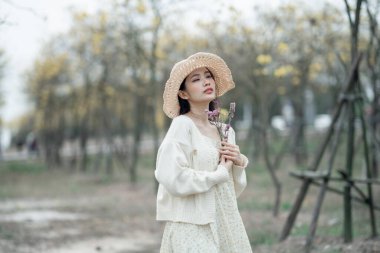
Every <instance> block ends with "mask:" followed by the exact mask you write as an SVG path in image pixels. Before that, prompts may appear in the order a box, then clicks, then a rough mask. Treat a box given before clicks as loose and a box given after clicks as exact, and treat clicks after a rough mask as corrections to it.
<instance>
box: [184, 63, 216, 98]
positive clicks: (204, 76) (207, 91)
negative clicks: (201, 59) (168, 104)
mask: <svg viewBox="0 0 380 253" xmlns="http://www.w3.org/2000/svg"><path fill="white" fill-rule="evenodd" d="M185 87H186V89H185V90H184V91H181V92H183V94H182V95H184V97H183V96H181V94H180V96H181V97H182V98H185V99H188V100H189V101H191V102H210V101H212V100H214V99H215V97H216V91H215V80H214V78H213V77H212V74H211V72H210V71H209V70H208V69H207V68H205V67H202V68H199V69H196V70H194V71H193V72H191V73H190V74H189V75H188V76H187V77H186V79H185Z"/></svg>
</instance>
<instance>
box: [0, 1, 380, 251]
mask: <svg viewBox="0 0 380 253" xmlns="http://www.w3.org/2000/svg"><path fill="white" fill-rule="evenodd" d="M379 12H380V1H379V0H366V1H364V0H363V1H362V0H321V1H306V0H303V1H302V0H296V1H290V0H289V1H287V0H282V1H281V0H272V1H258V0H257V1H245V0H241V1H232V0H215V1H210V0H207V1H200V0H194V1H188V0H183V1H169V0H125V1H122V0H112V1H111V0H109V1H101V0H97V1H95V0H92V1H90V0H80V1H79V0H76V1H75V0H62V1H58V2H57V1H47V0H31V1H21V0H0V87H1V93H0V96H1V113H0V119H1V130H0V131H1V132H0V134H1V135H0V136H1V150H0V159H1V161H0V252H16V253H17V252H81V253H86V252H98V251H102V252H120V253H121V252H158V249H159V244H160V239H161V236H162V229H163V224H160V223H158V222H156V221H155V190H156V187H157V182H156V181H155V179H154V176H153V171H154V169H155V166H154V164H155V154H156V153H157V150H158V147H159V145H160V141H161V140H162V138H163V137H164V135H165V132H166V130H167V128H168V126H169V125H170V119H168V118H167V117H166V116H165V115H164V113H163V111H162V102H163V101H162V93H163V88H164V84H165V82H166V80H167V78H168V76H169V73H170V70H171V68H172V66H173V64H174V63H176V62H177V61H179V60H181V59H184V58H186V57H188V56H189V55H191V54H193V53H195V52H198V51H206V52H212V53H216V54H218V55H220V56H221V57H222V58H223V59H224V60H225V61H226V62H227V64H228V66H229V67H230V68H231V70H232V75H233V78H234V80H235V83H236V88H235V89H234V90H233V91H231V92H229V93H228V94H226V95H225V96H223V97H222V98H221V103H222V106H223V107H226V108H228V104H229V103H230V102H236V103H237V109H236V111H237V112H236V115H235V118H234V121H233V126H234V128H235V130H236V131H237V133H238V144H239V145H240V147H241V150H242V152H243V153H245V154H247V155H248V157H249V158H250V161H251V163H250V166H249V168H247V170H248V173H247V174H248V182H249V183H248V184H249V185H248V187H247V189H246V191H245V192H244V193H243V195H242V196H241V197H240V198H239V201H238V203H239V208H240V210H241V214H242V217H243V220H244V224H245V225H246V229H247V233H248V236H249V238H250V240H251V244H252V247H253V248H254V251H256V252H298V251H300V250H301V248H302V246H303V240H304V238H305V236H306V235H307V232H308V228H309V223H310V216H311V212H312V210H313V208H314V205H315V202H314V198H315V196H316V194H317V192H318V191H317V188H315V189H314V190H312V191H311V193H310V196H308V197H307V199H306V200H305V203H304V207H303V211H302V212H301V213H300V215H299V216H300V217H299V220H298V222H297V223H296V225H295V228H294V229H293V232H292V234H291V236H290V239H287V240H286V241H284V242H279V241H278V237H279V234H280V232H281V229H282V226H283V225H284V222H285V220H286V217H287V214H288V213H289V211H290V209H291V207H292V205H293V201H294V199H295V197H296V194H297V192H298V188H299V186H300V181H298V180H296V179H294V178H292V177H290V176H289V172H290V171H293V170H304V169H306V168H308V166H309V165H310V164H311V163H312V162H313V161H314V160H315V157H316V154H317V151H318V149H319V147H320V145H321V143H322V141H323V140H324V139H325V138H326V133H327V130H328V129H329V127H330V125H331V122H332V114H333V112H334V111H335V109H336V107H337V104H338V103H339V101H340V100H339V99H340V96H341V92H342V90H343V89H344V87H345V85H346V83H347V80H348V75H349V73H350V68H351V63H352V62H353V60H354V59H355V57H356V56H357V55H358V53H359V52H362V53H363V58H362V61H361V63H360V67H359V73H360V83H359V86H360V92H361V93H360V94H361V95H362V96H363V98H364V100H363V101H364V106H363V107H357V109H356V110H357V112H358V115H359V113H363V115H364V117H365V120H366V123H367V125H366V127H367V135H368V146H369V150H370V169H371V173H372V175H373V176H374V177H375V178H376V177H378V175H379V170H380V167H379V162H380V157H379V156H380V145H379V144H380V141H379V140H380V127H379V125H380V63H379V61H380V28H379V26H378V23H379V21H380V15H379ZM356 121H359V119H358V118H357V119H356ZM355 126H356V129H358V130H357V136H356V137H355V147H356V148H355V153H354V156H355V160H354V176H356V177H358V178H365V177H366V166H365V156H364V152H365V148H364V147H363V144H364V142H363V138H362V134H363V132H362V130H361V128H360V124H359V123H358V124H355ZM343 131H345V132H347V129H345V128H344V130H343ZM344 136H345V137H343V139H342V140H341V142H342V148H341V149H339V151H338V152H337V153H336V156H337V158H338V159H336V167H337V168H342V167H344V166H345V162H346V156H347V155H346V152H347V151H346V142H345V141H346V140H347V138H348V136H347V134H344ZM326 163H327V161H326ZM326 163H325V164H326ZM322 164H323V163H322ZM335 184H336V186H337V187H342V183H339V182H335ZM364 186H365V185H363V187H364ZM376 187H377V188H376ZM378 188H379V187H378V186H376V185H374V199H375V200H376V202H377V203H378V202H379V199H380V191H379V189H378ZM341 206H342V198H341V196H339V195H334V194H328V195H327V196H326V199H325V202H324V204H323V208H322V211H321V218H320V222H319V227H318V230H317V238H318V239H317V240H318V246H316V247H315V248H314V251H315V252H367V251H365V250H368V249H370V248H368V247H371V249H372V248H375V247H377V246H379V243H378V240H371V241H367V240H368V238H369V237H370V225H369V217H367V215H368V213H367V212H366V215H359V213H362V212H363V210H367V209H366V207H365V206H364V205H361V204H354V207H353V212H354V215H353V217H354V242H353V243H352V244H344V243H343V241H342V239H341V234H342V223H343V211H342V208H341ZM355 215H356V216H355ZM376 217H377V220H379V219H380V215H379V212H377V213H376ZM378 223H379V222H378ZM377 227H378V230H380V225H379V224H377ZM368 245H370V246H368ZM377 249H379V250H380V246H379V248H377ZM368 252H371V251H368ZM373 252H375V251H373Z"/></svg>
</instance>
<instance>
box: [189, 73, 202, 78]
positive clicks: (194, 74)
mask: <svg viewBox="0 0 380 253" xmlns="http://www.w3.org/2000/svg"><path fill="white" fill-rule="evenodd" d="M194 76H200V74H193V75H192V76H191V77H190V78H193V77H194Z"/></svg>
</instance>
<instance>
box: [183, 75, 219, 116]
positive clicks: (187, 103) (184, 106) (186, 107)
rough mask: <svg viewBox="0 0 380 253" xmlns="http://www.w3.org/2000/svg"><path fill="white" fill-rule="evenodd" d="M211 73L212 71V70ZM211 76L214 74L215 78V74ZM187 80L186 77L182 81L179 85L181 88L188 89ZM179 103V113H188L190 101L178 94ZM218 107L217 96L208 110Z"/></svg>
mask: <svg viewBox="0 0 380 253" xmlns="http://www.w3.org/2000/svg"><path fill="white" fill-rule="evenodd" d="M210 73H211V71H210ZM211 76H212V78H214V76H213V75H212V73H211ZM185 81H186V78H185V79H184V80H183V81H182V83H181V86H180V87H179V90H186V84H185ZM178 103H179V107H180V108H179V114H180V115H182V114H185V113H188V112H189V111H190V103H189V101H187V100H186V99H182V98H181V97H180V96H178ZM216 107H217V102H216V98H215V99H214V100H212V101H211V102H210V104H209V105H208V110H209V111H213V110H215V109H216Z"/></svg>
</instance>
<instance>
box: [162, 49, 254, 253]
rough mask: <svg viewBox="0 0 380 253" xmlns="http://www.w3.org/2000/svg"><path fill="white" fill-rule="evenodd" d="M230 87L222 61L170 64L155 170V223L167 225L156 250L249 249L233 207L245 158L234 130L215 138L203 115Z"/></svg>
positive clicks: (226, 252) (205, 58) (200, 57)
mask: <svg viewBox="0 0 380 253" xmlns="http://www.w3.org/2000/svg"><path fill="white" fill-rule="evenodd" d="M234 87H235V84H234V82H233V79H232V75H231V71H230V69H229V68H228V66H227V65H226V63H225V62H224V61H223V59H221V58H220V57H219V56H217V55H215V54H210V53H202V52H201V53H196V54H194V55H192V56H190V57H188V58H187V59H185V60H183V61H180V62H178V63H176V64H175V65H174V67H173V69H172V71H171V73H170V77H169V80H168V81H167V82H166V85H165V91H164V96H163V98H164V106H163V109H164V112H165V114H166V115H167V116H168V117H170V118H173V121H172V123H171V125H170V128H169V130H168V132H167V134H166V136H165V138H164V140H163V142H162V144H161V146H160V149H159V151H158V154H157V167H156V170H155V176H156V179H157V180H158V182H159V188H158V193H157V220H162V221H166V225H165V230H164V234H163V238H162V244H161V249H160V252H161V253H167V252H171V253H188V252H191V253H192V252H202V253H235V252H236V253H248V252H252V250H251V247H250V243H249V240H248V236H247V233H246V231H245V228H244V225H243V222H242V219H241V216H240V214H239V210H238V207H237V202H236V198H237V197H238V196H239V195H240V194H241V193H242V191H243V190H244V188H245V187H246V184H247V181H246V173H245V168H246V167H247V164H248V159H247V158H246V157H245V156H244V155H242V154H241V153H240V150H239V146H237V145H236V144H235V133H234V131H233V129H232V128H230V129H229V131H228V142H227V141H224V140H223V141H222V140H221V139H220V137H219V133H218V129H217V128H216V126H215V125H214V124H212V123H211V122H210V121H209V120H208V114H207V111H208V110H210V109H213V107H214V104H213V103H214V100H215V99H216V97H218V96H221V95H223V94H224V93H226V92H227V91H229V90H230V89H232V88H234Z"/></svg>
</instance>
